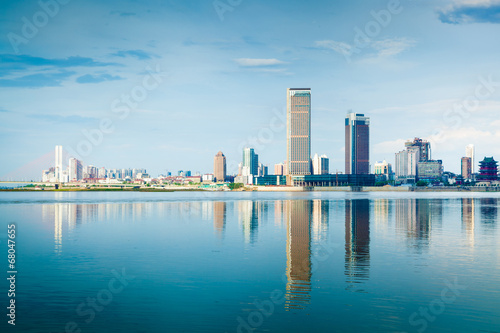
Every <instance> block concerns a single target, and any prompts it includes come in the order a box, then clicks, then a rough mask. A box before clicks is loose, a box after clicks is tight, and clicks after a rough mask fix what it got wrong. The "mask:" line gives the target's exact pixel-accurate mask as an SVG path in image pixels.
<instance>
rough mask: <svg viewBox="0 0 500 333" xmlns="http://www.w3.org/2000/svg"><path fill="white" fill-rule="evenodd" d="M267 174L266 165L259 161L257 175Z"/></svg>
mask: <svg viewBox="0 0 500 333" xmlns="http://www.w3.org/2000/svg"><path fill="white" fill-rule="evenodd" d="M267 174H268V167H267V165H264V164H262V163H259V169H258V170H257V176H259V177H265V176H267Z"/></svg>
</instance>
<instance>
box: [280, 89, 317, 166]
mask: <svg viewBox="0 0 500 333" xmlns="http://www.w3.org/2000/svg"><path fill="white" fill-rule="evenodd" d="M286 119H287V120H286V123H287V138H286V146H287V152H286V166H287V175H310V174H311V89H310V88H289V89H287V117H286Z"/></svg>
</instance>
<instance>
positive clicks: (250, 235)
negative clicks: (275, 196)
mask: <svg viewBox="0 0 500 333" xmlns="http://www.w3.org/2000/svg"><path fill="white" fill-rule="evenodd" d="M238 220H239V221H240V223H241V225H242V226H243V236H244V238H245V243H247V244H253V243H255V241H256V240H257V229H258V227H259V219H258V214H257V205H256V203H255V202H254V201H239V202H238Z"/></svg>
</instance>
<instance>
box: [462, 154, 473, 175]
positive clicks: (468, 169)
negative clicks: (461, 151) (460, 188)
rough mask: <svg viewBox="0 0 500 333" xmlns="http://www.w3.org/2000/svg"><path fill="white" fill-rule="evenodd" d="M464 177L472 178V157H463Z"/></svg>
mask: <svg viewBox="0 0 500 333" xmlns="http://www.w3.org/2000/svg"><path fill="white" fill-rule="evenodd" d="M462 177H463V179H471V178H472V158H470V157H462Z"/></svg>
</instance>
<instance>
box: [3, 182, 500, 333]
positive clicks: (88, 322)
mask: <svg viewBox="0 0 500 333" xmlns="http://www.w3.org/2000/svg"><path fill="white" fill-rule="evenodd" d="M499 209H500V195H498V194H487V193H484V194H465V197H464V195H463V194H454V193H451V194H414V193H412V194H391V193H381V194H374V193H297V194H292V193H283V194H276V193H259V194H256V193H207V194H204V193H185V194H183V193H105V192H101V193H89V192H84V193H38V192H36V193H35V192H31V193H0V217H1V226H0V228H1V229H0V240H1V243H2V246H1V248H2V253H3V254H1V255H0V257H1V256H4V259H2V260H0V262H3V264H2V266H1V267H2V270H3V271H4V274H6V271H7V270H8V267H7V246H6V242H7V225H8V224H10V223H15V224H16V230H17V234H16V235H17V237H16V242H17V243H16V246H17V247H16V250H17V260H18V261H17V270H18V275H17V280H16V296H17V297H16V304H17V307H16V311H17V312H16V315H17V316H16V327H15V331H19V332H65V331H66V329H67V331H71V330H72V329H74V331H75V332H77V331H78V330H81V332H250V330H251V329H253V331H255V332H424V331H426V332H500V245H499V243H498V240H499V239H500V232H499V226H498V225H499V222H500V221H499V216H498V214H499V213H498V211H499ZM2 280H3V282H2V284H1V285H0V287H1V288H2V292H1V293H2V295H3V296H2V297H3V298H2V300H4V301H2V304H4V305H2V308H3V309H4V310H3V312H4V313H2V318H3V319H2V323H1V324H0V331H2V332H5V331H8V330H12V327H10V325H7V319H6V316H5V313H6V310H5V306H6V304H7V302H8V299H7V297H6V292H5V291H6V290H8V285H7V283H6V282H5V280H4V279H2Z"/></svg>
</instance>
